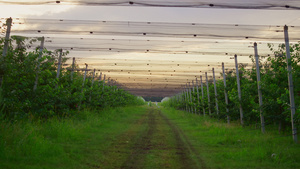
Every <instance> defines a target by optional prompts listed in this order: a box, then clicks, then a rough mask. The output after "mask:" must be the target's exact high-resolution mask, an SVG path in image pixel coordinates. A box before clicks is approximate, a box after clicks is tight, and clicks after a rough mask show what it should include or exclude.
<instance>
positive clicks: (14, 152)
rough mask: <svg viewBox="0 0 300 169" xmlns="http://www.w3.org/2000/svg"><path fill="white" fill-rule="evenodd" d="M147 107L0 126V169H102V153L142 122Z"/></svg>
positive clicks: (126, 108)
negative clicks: (133, 124)
mask: <svg viewBox="0 0 300 169" xmlns="http://www.w3.org/2000/svg"><path fill="white" fill-rule="evenodd" d="M145 111H146V108H145V107H125V108H114V109H106V110H103V111H101V112H96V111H88V110H87V111H82V112H80V113H78V114H77V115H75V116H73V117H70V118H68V119H55V118H53V119H50V120H47V121H46V122H41V121H34V122H32V121H30V120H26V121H18V122H14V123H9V122H5V121H3V120H2V121H1V123H0V168H5V169H10V168H16V169H20V168H22V169H26V168H30V169H34V168H36V169H41V168H45V169H46V168H49V169H53V168H76V169H80V168H93V167H101V166H100V165H101V164H100V163H99V159H100V158H101V157H103V153H102V151H100V150H103V149H106V148H107V147H109V144H111V142H112V140H113V139H115V137H116V136H117V135H118V134H120V133H121V132H124V131H125V130H126V129H127V128H128V125H127V124H128V123H130V121H128V120H134V119H139V118H140V116H141V115H142V114H144V112H145Z"/></svg>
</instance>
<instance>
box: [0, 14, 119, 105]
mask: <svg viewBox="0 0 300 169" xmlns="http://www.w3.org/2000/svg"><path fill="white" fill-rule="evenodd" d="M6 26H7V29H6V36H5V41H4V47H3V51H2V57H6V55H7V51H8V45H9V39H10V32H11V26H12V18H8V19H7V20H6ZM40 41H41V44H40V48H39V56H38V63H37V71H36V78H35V82H34V86H33V91H36V89H37V86H38V79H39V73H40V60H41V58H42V55H43V50H44V42H45V38H44V37H42V38H40ZM62 53H63V50H62V49H60V50H59V58H58V66H57V73H56V79H57V80H58V79H59V76H60V72H61V71H60V70H61V64H62ZM4 64H5V63H4ZM85 66H86V67H85V71H84V76H83V82H82V90H81V93H83V88H84V84H85V80H86V76H87V72H88V71H89V69H88V64H85ZM74 71H75V58H73V61H72V68H71V81H73V74H74ZM95 73H96V69H94V71H93V77H92V85H91V87H93V84H94V81H95ZM105 78H106V75H105V74H104V77H103V86H102V91H104V89H105V88H104V87H105ZM1 81H2V77H1ZM101 81H102V72H100V76H99V82H101ZM107 85H108V86H113V85H116V81H114V80H112V79H110V78H108V79H107ZM57 87H58V84H57V85H56V86H55V88H57ZM114 90H118V88H116V89H114ZM91 94H92V93H90V97H89V101H91ZM82 96H83V95H81V98H80V104H79V106H78V110H80V106H81V100H82ZM102 97H103V95H102Z"/></svg>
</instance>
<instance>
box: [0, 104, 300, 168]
mask: <svg viewBox="0 0 300 169" xmlns="http://www.w3.org/2000/svg"><path fill="white" fill-rule="evenodd" d="M147 109H149V107H148V106H140V107H124V108H113V109H106V110H101V111H99V112H96V111H88V110H86V111H82V112H80V113H78V114H76V115H74V116H73V117H70V118H67V119H55V118H53V119H49V120H47V121H44V122H43V121H38V120H35V121H32V120H24V121H16V122H14V123H10V122H6V121H4V120H2V121H1V123H0V168H1V169H2V168H5V169H14V168H16V169H20V168H22V169H26V168H28V169H35V168H36V169H41V168H45V169H53V168H56V169H60V168H68V169H72V168H74V169H75V168H76V169H81V168H114V167H115V166H120V165H121V164H122V163H123V162H124V161H122V160H124V159H125V160H126V159H127V158H128V156H130V153H129V154H128V153H122V152H132V151H134V150H132V147H136V145H135V144H134V143H135V141H139V139H140V138H143V137H145V136H147V135H145V134H143V132H146V131H147V129H148V128H147V127H149V126H148V125H147V120H148V118H149V117H148V116H147V113H146V112H147ZM155 109H156V108H155ZM159 109H160V110H161V111H162V112H163V114H164V116H166V117H167V118H168V119H169V120H170V122H172V124H174V125H176V126H177V127H178V128H179V129H180V130H181V131H183V133H184V135H185V136H186V137H187V138H188V140H186V141H189V143H191V145H192V146H193V148H194V149H196V150H197V152H198V153H199V155H200V156H201V161H202V162H203V163H204V164H205V166H206V167H207V168H211V169H240V168H246V169H248V168H249V169H254V168H255V169H256V168H257V169H261V168H263V169H280V168H282V169H289V168H290V169H296V168H300V156H299V154H300V145H299V144H294V143H293V140H292V137H291V136H288V137H283V136H281V135H279V134H278V133H277V131H275V130H273V131H272V130H270V129H268V130H267V133H266V134H262V133H261V132H260V130H258V129H257V130H254V129H252V128H250V127H249V128H248V127H244V128H243V127H240V126H239V125H238V124H236V123H232V124H231V125H227V124H225V123H223V122H219V121H217V120H214V119H210V118H208V117H206V118H204V117H202V116H199V115H193V114H189V113H185V112H183V111H178V110H175V109H172V108H159ZM158 117H160V116H155V121H156V125H155V126H154V127H153V129H154V130H153V131H155V132H154V133H153V135H152V136H151V141H150V142H149V145H150V146H149V148H150V149H149V150H144V151H145V152H147V154H145V164H146V166H145V168H159V167H165V168H176V167H177V168H179V167H178V166H180V161H179V160H177V161H172V160H173V159H178V157H177V156H178V154H177V155H176V152H175V151H174V149H172V147H176V144H175V141H174V138H173V137H174V136H173V135H172V131H171V129H170V128H169V127H168V125H167V124H166V123H165V122H164V121H163V120H162V119H161V118H158ZM142 136H143V137H142ZM181 137H183V136H182V135H181ZM130 138H131V140H129V141H126V140H128V139H130ZM116 143H117V144H116ZM119 143H120V144H119ZM121 143H124V144H121ZM142 143H143V142H142ZM145 145H148V143H147V144H145ZM121 148H123V149H121ZM119 150H121V152H119ZM142 150H143V149H142ZM169 150H171V151H169ZM175 150H176V149H175ZM191 156H192V157H193V154H191ZM114 160H115V161H114ZM118 160H119V161H118ZM120 160H121V161H120ZM194 160H197V157H194ZM104 162H105V163H104ZM116 163H120V165H119V164H118V165H117V164H116Z"/></svg>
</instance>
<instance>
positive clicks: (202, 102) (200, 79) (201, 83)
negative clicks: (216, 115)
mask: <svg viewBox="0 0 300 169" xmlns="http://www.w3.org/2000/svg"><path fill="white" fill-rule="evenodd" d="M200 83H201V93H202V102H201V104H202V108H203V116H205V107H204V92H203V83H202V76H200Z"/></svg>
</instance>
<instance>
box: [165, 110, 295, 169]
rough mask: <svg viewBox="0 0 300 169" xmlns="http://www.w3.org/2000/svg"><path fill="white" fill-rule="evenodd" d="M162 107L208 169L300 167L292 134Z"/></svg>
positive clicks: (284, 168) (293, 168) (292, 168)
mask: <svg viewBox="0 0 300 169" xmlns="http://www.w3.org/2000/svg"><path fill="white" fill-rule="evenodd" d="M161 110H162V112H164V114H166V115H167V117H168V118H169V119H171V120H172V121H173V122H174V123H175V124H177V125H178V126H179V127H180V128H181V129H182V130H183V131H184V133H185V134H186V135H187V137H188V138H189V139H190V141H191V143H192V145H193V146H195V148H196V149H197V150H198V152H199V153H200V154H201V156H202V158H203V160H204V161H205V163H206V164H207V166H209V168H220V169H226V168H228V169H234V168H237V169H238V168H257V169H261V168H264V169H268V168H270V169H275V168H282V169H288V168H291V169H295V168H300V156H299V154H300V145H299V144H295V143H293V139H292V136H288V137H282V136H280V135H279V134H275V132H274V131H267V132H266V133H265V134H262V133H261V132H260V130H259V129H257V130H253V129H250V128H247V127H245V128H243V127H240V126H239V125H237V124H234V123H233V124H231V125H227V124H226V123H222V122H218V121H217V120H214V119H210V118H208V117H206V118H205V117H203V116H199V115H193V114H188V113H185V112H183V111H178V110H174V109H172V108H162V109H161Z"/></svg>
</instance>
